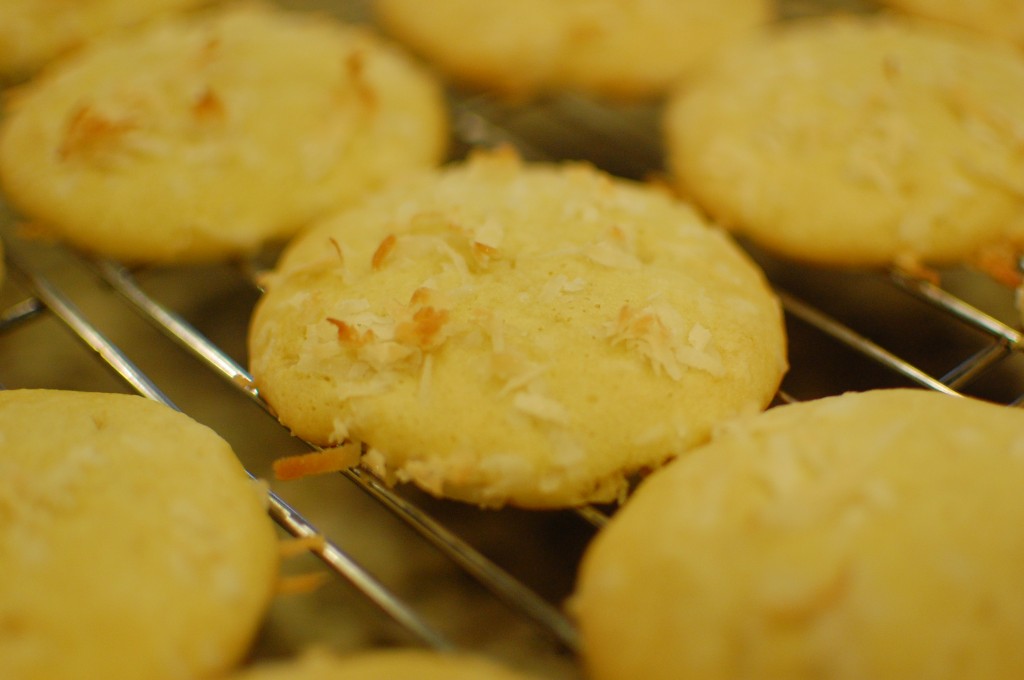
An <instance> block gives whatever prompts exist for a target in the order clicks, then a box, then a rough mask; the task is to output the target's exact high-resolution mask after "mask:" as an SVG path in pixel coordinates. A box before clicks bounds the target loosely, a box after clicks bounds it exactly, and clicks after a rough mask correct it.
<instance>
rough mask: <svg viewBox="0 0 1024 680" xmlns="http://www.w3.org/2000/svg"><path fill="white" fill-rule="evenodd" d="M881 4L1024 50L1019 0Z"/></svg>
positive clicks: (910, 0) (913, 0)
mask: <svg viewBox="0 0 1024 680" xmlns="http://www.w3.org/2000/svg"><path fill="white" fill-rule="evenodd" d="M884 4H886V5H888V6H890V7H892V8H894V9H898V10H900V11H903V12H907V13H908V14H912V15H915V16H918V17H922V18H926V19H933V20H935V21H941V22H945V23H950V24H955V25H958V26H962V27H964V28H969V29H972V30H975V31H978V32H979V33H982V34H984V35H988V36H992V37H996V38H1002V39H1005V40H1007V41H1009V42H1010V43H1013V44H1015V45H1019V46H1022V47H1024V4H1022V3H1021V2H1020V0H970V2H963V0H884Z"/></svg>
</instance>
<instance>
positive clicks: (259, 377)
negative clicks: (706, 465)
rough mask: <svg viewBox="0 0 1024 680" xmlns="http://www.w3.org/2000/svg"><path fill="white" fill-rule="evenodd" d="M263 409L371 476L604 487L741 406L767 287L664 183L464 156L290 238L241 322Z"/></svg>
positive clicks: (474, 488)
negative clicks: (347, 455) (354, 449)
mask: <svg viewBox="0 0 1024 680" xmlns="http://www.w3.org/2000/svg"><path fill="white" fill-rule="evenodd" d="M249 357H250V365H251V369H252V374H253V376H254V379H255V381H256V384H257V386H258V387H259V390H260V394H262V395H263V397H264V398H265V399H266V400H267V401H268V402H269V403H270V405H271V406H272V407H273V408H274V410H275V411H276V412H277V414H278V417H279V418H280V419H281V421H282V422H283V423H284V424H285V425H287V426H288V427H289V428H291V430H292V431H293V432H294V433H295V434H297V435H298V436H300V437H302V438H303V439H306V440H309V441H312V442H315V443H317V444H320V445H324V446H333V445H336V444H339V443H341V442H344V441H346V440H352V441H354V442H361V443H363V444H364V445H365V446H366V447H368V451H367V452H366V453H365V455H364V456H363V459H362V462H363V464H364V465H366V466H368V467H369V468H370V469H372V470H374V471H375V472H377V473H378V474H379V475H381V476H382V477H384V478H386V479H388V480H390V481H395V480H398V481H412V482H414V483H416V484H417V485H419V486H420V487H422V488H424V489H426V490H427V491H429V492H431V493H434V494H436V495H439V496H445V497H450V498H458V499H462V500H467V501H470V502H474V503H479V504H481V505H485V506H499V505H503V504H505V503H511V504H515V505H519V506H523V507H560V506H569V505H576V504H580V503H586V502H592V501H611V500H615V499H616V498H619V497H621V495H622V494H623V493H624V492H625V489H626V484H627V481H626V480H627V478H628V476H629V475H630V474H631V473H634V472H637V471H641V470H644V469H646V468H649V467H653V466H656V465H658V464H660V463H662V462H664V461H665V460H666V459H668V458H669V457H671V456H673V455H675V454H678V453H680V452H682V451H685V450H686V449H687V448H689V447H690V446H692V445H694V444H696V443H699V442H701V441H703V440H704V439H705V438H706V437H707V435H708V433H709V431H710V430H711V428H713V427H714V426H715V425H716V424H717V423H718V422H720V421H722V420H724V419H727V418H731V417H733V416H734V415H736V414H737V413H742V412H746V411H755V410H758V409H761V408H763V407H764V406H765V405H766V404H767V403H769V401H770V400H771V398H772V395H773V394H774V393H775V390H776V388H777V387H778V384H779V381H780V379H781V376H782V374H783V372H784V370H785V366H786V352H785V336H784V329H783V327H782V320H781V314H780V309H779V305H778V302H777V300H776V298H775V297H774V295H773V293H772V292H771V291H770V289H769V288H768V287H767V286H766V284H765V281H764V278H763V276H762V273H761V271H760V270H759V269H757V267H756V266H754V265H753V264H752V263H751V261H750V260H749V259H748V258H747V257H746V256H745V255H744V254H743V253H742V251H741V250H740V249H739V248H738V247H737V246H736V245H735V244H734V243H733V242H732V241H731V240H730V239H729V238H728V236H727V235H725V234H724V233H723V232H721V231H720V230H718V229H716V228H713V227H711V226H709V225H708V224H707V223H705V222H704V221H702V220H701V219H700V218H699V217H698V216H697V215H696V213H695V212H694V211H693V210H691V209H690V208H689V207H688V206H686V205H684V204H681V203H679V202H677V201H675V200H673V199H672V198H671V197H670V196H668V194H667V192H664V191H661V190H658V189H656V188H653V187H650V186H644V185H640V184H634V183H630V182H627V181H624V180H618V179H614V178H612V177H610V176H608V175H606V174H604V173H601V172H599V171H597V170H595V169H593V168H591V167H589V166H586V165H580V164H565V165H545V164H536V165H534V164H524V163H522V162H521V161H520V160H519V159H518V157H516V156H515V155H514V154H513V153H511V152H505V153H503V152H497V153H486V154H484V153H481V154H477V155H475V156H474V157H473V158H471V159H470V160H469V161H468V162H466V163H462V164H457V165H453V166H450V167H448V168H446V169H445V170H444V171H435V172H425V173H422V174H420V175H419V176H417V177H416V178H411V179H409V180H408V181H403V182H400V183H398V184H393V185H391V186H390V187H389V188H388V189H386V190H384V191H382V192H380V193H378V194H376V195H375V196H373V197H371V198H369V199H368V200H367V201H366V202H364V203H362V204H361V205H359V206H357V207H355V208H352V209H351V210H348V211H344V212H342V213H339V214H338V215H337V216H335V217H334V218H332V219H329V220H326V221H324V222H323V223H321V224H319V225H317V226H315V227H313V228H312V229H311V230H309V231H307V232H305V233H303V234H302V235H301V236H300V237H298V238H297V239H296V240H295V241H293V242H292V243H291V244H290V246H289V249H288V250H287V251H286V252H285V254H284V256H283V257H282V259H281V261H280V263H279V265H278V267H277V269H276V270H275V272H274V273H273V274H272V275H271V276H270V277H269V278H268V279H267V281H266V290H265V294H264V296H263V297H262V298H261V300H260V301H259V303H258V305H257V308H256V310H255V312H254V315H253V319H252V322H251V326H250V332H249Z"/></svg>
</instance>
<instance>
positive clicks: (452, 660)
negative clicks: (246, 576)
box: [231, 649, 529, 680]
mask: <svg viewBox="0 0 1024 680" xmlns="http://www.w3.org/2000/svg"><path fill="white" fill-rule="evenodd" d="M528 677H529V676H526V675H523V674H521V673H518V672H515V671H513V670H511V669H508V668H505V667H504V666H501V665H500V664H498V663H496V662H493V661H490V660H489V659H486V658H483V657H478V656H471V655H469V654H443V653H437V652H431V651H427V650H419V649H395V650H386V651H374V652H363V653H361V654H358V655H355V656H350V657H339V656H334V655H332V654H330V653H327V652H322V651H311V652H307V653H305V654H303V655H302V656H301V657H299V658H298V659H297V660H295V661H285V662H277V663H269V664H264V665H263V666H254V667H253V668H251V669H248V670H245V671H243V672H241V673H238V674H237V675H234V676H231V678H232V680H394V679H395V678H410V679H411V678H416V680H484V679H486V680H528Z"/></svg>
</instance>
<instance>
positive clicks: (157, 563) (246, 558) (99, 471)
mask: <svg viewBox="0 0 1024 680" xmlns="http://www.w3.org/2000/svg"><path fill="white" fill-rule="evenodd" d="M265 501H266V492H265V490H263V489H260V488H258V486H257V485H256V483H255V482H253V481H252V480H251V479H250V478H249V477H248V476H247V475H246V473H245V471H244V470H243V469H242V467H241V465H240V464H239V463H238V460H237V459H236V458H235V455H234V453H233V452H232V451H231V449H230V447H229V446H228V444H227V443H226V442H225V441H224V440H222V439H221V438H220V437H219V436H217V435H216V434H215V433H214V432H213V431H212V430H209V429H208V428H206V427H204V426H202V425H199V424H198V423H196V422H195V421H193V420H191V419H190V418H188V417H186V416H184V415H182V414H181V413H179V412H177V411H173V410H171V409H170V408H167V407H165V406H162V405H160V404H157V403H155V402H151V401H148V400H145V399H143V398H141V397H132V396H126V395H114V394H98V393H96V394H93V393H81V392H63V391H50V390H11V391H0V574H2V575H3V578H0V632H2V634H0V677H3V678H4V679H5V680H23V679H29V678H32V679H36V678H66V679H69V680H71V679H78V678H81V679H83V680H84V679H87V678H88V679H92V678H104V679H106V680H116V679H122V678H123V679H124V680H138V679H139V678H150V679H154V680H156V679H160V678H168V679H170V678H176V679H177V678H207V677H212V676H214V675H218V674H220V673H222V672H224V671H226V670H228V669H230V668H232V667H233V666H234V665H235V664H237V663H238V662H239V661H240V659H241V658H242V657H243V656H244V655H245V654H246V652H247V651H248V648H249V645H250V643H251V641H252V640H253V638H254V636H255V634H256V631H257V629H258V627H259V625H260V622H261V620H262V617H263V613H264V610H265V608H266V606H267V604H268V602H269V600H270V597H271V594H272V593H273V591H274V588H275V586H276V582H277V567H278V547H277V538H276V534H275V531H274V528H273V524H272V523H271V521H270V519H269V518H268V516H267V513H266V510H265Z"/></svg>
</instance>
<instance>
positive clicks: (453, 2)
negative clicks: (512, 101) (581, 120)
mask: <svg viewBox="0 0 1024 680" xmlns="http://www.w3.org/2000/svg"><path fill="white" fill-rule="evenodd" d="M374 7H375V10H376V14H377V17H378V19H379V21H380V23H381V24H382V25H383V27H384V28H385V29H386V30H388V31H390V32H391V33H392V34H393V35H395V36H397V37H398V38H400V39H401V40H403V41H404V42H405V43H406V44H408V45H410V46H411V47H413V48H414V49H415V50H417V51H418V52H420V53H421V54H423V55H425V56H426V57H428V58H429V59H431V60H432V61H433V62H434V63H436V64H438V66H439V67H440V68H441V69H443V70H444V71H446V72H447V73H449V74H450V75H452V76H453V77H454V78H456V79H457V80H459V81H462V82H464V83H467V84H470V85H472V86H475V87H483V88H487V89H491V90H495V91H499V92H502V93H505V94H509V95H514V96H526V95H533V94H537V93H538V92H540V91H545V90H561V89H569V90H578V91H582V92H588V93H593V94H597V95H602V96H610V97H625V98H635V97H649V96H652V95H660V94H662V93H663V92H664V91H665V90H666V89H667V88H668V86H669V85H671V84H672V83H674V82H675V81H676V80H678V79H679V78H680V77H683V76H684V75H686V74H687V73H688V72H689V71H690V70H691V69H692V68H693V67H694V66H695V65H696V64H697V63H698V62H699V61H700V60H701V59H703V58H704V57H705V56H706V55H707V54H708V53H710V52H712V51H713V50H715V49H717V48H718V47H719V46H720V45H721V44H722V43H725V42H727V41H730V40H733V39H735V38H737V37H739V36H741V35H744V34H746V33H748V32H750V31H751V30H752V29H753V28H754V27H755V26H758V25H760V24H762V23H765V22H767V21H768V20H769V18H770V14H771V11H770V4H769V3H768V2H766V1H765V0H719V1H718V2H702V1H701V0H654V1H648V2H620V1H618V0H557V1H554V2H553V1H552V0H525V1H521V2H515V3H510V2H502V1H501V0H490V1H487V0H440V1H437V0H435V2H430V3H423V2H417V1H416V0H376V1H375V3H374Z"/></svg>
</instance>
